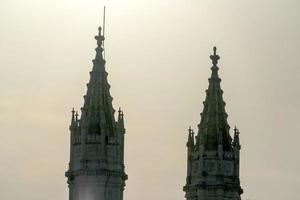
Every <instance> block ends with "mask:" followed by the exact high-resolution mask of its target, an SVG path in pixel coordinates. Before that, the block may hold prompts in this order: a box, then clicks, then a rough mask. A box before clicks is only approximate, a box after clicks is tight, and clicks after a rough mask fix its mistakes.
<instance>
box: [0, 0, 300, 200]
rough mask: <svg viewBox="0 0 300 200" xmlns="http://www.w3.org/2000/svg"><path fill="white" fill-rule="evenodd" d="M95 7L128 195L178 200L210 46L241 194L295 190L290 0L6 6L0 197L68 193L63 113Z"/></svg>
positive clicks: (66, 117)
mask: <svg viewBox="0 0 300 200" xmlns="http://www.w3.org/2000/svg"><path fill="white" fill-rule="evenodd" d="M104 5H106V7H107V16H106V17H107V22H106V41H105V47H106V60H107V71H108V73H109V77H108V78H109V82H110V85H111V86H112V88H111V94H112V96H113V97H114V100H113V104H114V108H115V109H117V108H118V107H122V109H123V110H124V113H125V120H126V121H125V123H126V124H125V125H126V130H127V133H126V139H125V141H126V155H125V157H126V172H127V173H128V175H129V180H128V181H127V182H126V183H127V186H126V188H125V193H124V195H125V196H124V200H135V199H143V200H153V199H158V200H159V199H173V200H182V199H184V193H183V191H182V187H183V185H184V184H185V176H186V147H185V143H186V139H187V128H188V126H190V125H191V126H192V127H193V128H194V129H196V127H197V124H198V123H199V122H200V112H201V111H202V108H203V106H202V101H204V99H205V90H206V89H207V86H208V81H207V79H208V77H209V76H210V67H211V61H210V59H209V55H210V54H211V53H212V47H213V46H214V45H216V46H217V47H218V53H219V55H220V56H221V60H220V62H219V67H220V76H221V78H222V83H221V86H222V89H223V90H224V100H225V102H226V111H227V113H228V115H229V124H230V125H231V127H234V125H237V127H238V128H239V129H240V131H241V143H242V152H241V185H242V187H243V189H244V191H245V193H244V195H243V198H244V199H251V200H265V199H272V200H282V199H287V200H294V199H295V200H296V199H298V198H299V189H300V169H299V165H300V157H299V156H298V155H297V152H298V151H299V146H300V136H299V131H298V129H299V128H298V123H299V122H298V121H299V112H300V104H299V102H300V87H299V79H300V66H299V61H298V60H297V59H298V58H299V57H300V51H299V49H300V40H299V34H300V21H299V20H298V19H299V18H300V12H299V11H300V10H299V9H300V2H299V1H298V0H276V1H274V0H272V1H271V0H265V1H261V0H252V1H248V0H230V1H229V0H227V1H225V0H223V1H217V0H201V1H200V0H163V1H161V0H152V1H146V0H119V1H117V0H114V1H112V0H110V1H105V2H104V1H96V0H93V1H86V0H44V1H35V0H26V1H22V0H1V6H0V26H1V31H0V80H1V84H0V160H1V165H0V173H1V174H0V199H9V200H19V199H30V200H40V199H43V200H53V199H56V200H66V199H68V188H67V184H66V178H65V177H64V172H65V171H66V170H67V165H68V159H69V131H68V126H69V123H70V117H71V112H70V111H71V109H72V107H75V108H76V109H77V110H80V107H81V106H82V104H83V95H84V94H85V92H86V83H87V82H88V80H89V71H90V70H91V67H92V59H93V58H94V56H95V51H94V49H95V47H96V41H95V40H94V36H95V35H96V34H97V31H98V30H97V28H98V26H99V25H101V24H102V19H101V17H102V9H103V6H104Z"/></svg>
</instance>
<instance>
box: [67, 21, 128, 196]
mask: <svg viewBox="0 0 300 200" xmlns="http://www.w3.org/2000/svg"><path fill="white" fill-rule="evenodd" d="M101 32H102V29H101V27H99V34H98V36H96V37H95V38H96V40H97V48H96V57H95V59H94V60H93V69H92V71H91V72H90V81H89V83H88V84H87V94H86V95H85V96H84V105H83V107H82V108H81V113H82V114H81V117H80V119H79V116H78V113H77V112H75V111H74V109H73V111H72V120H71V125H70V132H71V134H70V162H69V169H68V171H67V172H66V174H65V175H66V177H67V178H68V185H69V200H123V190H124V187H125V180H127V175H126V173H125V171H124V134H125V128H124V119H123V112H122V111H121V110H119V111H118V120H117V121H116V120H115V117H114V113H115V110H114V109H113V106H112V99H113V98H112V97H111V95H110V92H109V89H110V85H109V84H108V81H107V72H106V70H105V60H104V58H103V50H104V49H103V42H104V35H103V34H101Z"/></svg>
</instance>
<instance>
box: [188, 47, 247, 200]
mask: <svg viewBox="0 0 300 200" xmlns="http://www.w3.org/2000/svg"><path fill="white" fill-rule="evenodd" d="M213 51H214V53H213V55H211V56H210V59H211V60H212V64H213V66H212V67H211V71H212V73H211V77H210V78H209V79H208V80H209V86H208V89H207V90H206V99H205V101H204V102H203V105H204V108H203V111H202V113H201V120H200V123H199V124H198V128H199V130H198V134H197V136H196V137H195V138H196V144H194V135H193V131H192V129H191V128H189V137H188V141H187V178H186V185H185V186H184V188H183V189H184V191H185V192H186V193H185V197H186V199H187V200H194V199H198V200H227V199H231V200H240V199H241V197H240V195H241V194H242V193H243V190H242V189H241V187H240V180H239V161H240V160H239V158H240V157H239V149H240V142H239V136H238V135H239V132H238V130H237V129H235V133H234V141H233V142H232V138H231V136H230V133H229V129H230V127H229V125H228V122H227V117H228V115H227V113H226V111H225V102H224V101H223V91H222V89H221V86H220V83H221V79H220V78H219V75H218V70H219V68H218V66H217V64H218V61H219V59H220V56H219V55H217V53H216V51H217V48H216V47H214V48H213Z"/></svg>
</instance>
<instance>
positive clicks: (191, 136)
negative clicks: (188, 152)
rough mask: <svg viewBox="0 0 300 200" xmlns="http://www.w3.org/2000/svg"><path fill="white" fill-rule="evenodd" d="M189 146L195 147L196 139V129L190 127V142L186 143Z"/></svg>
mask: <svg viewBox="0 0 300 200" xmlns="http://www.w3.org/2000/svg"><path fill="white" fill-rule="evenodd" d="M186 145H187V147H193V146H194V145H195V141H194V130H193V129H192V128H191V127H189V129H188V142H187V143H186Z"/></svg>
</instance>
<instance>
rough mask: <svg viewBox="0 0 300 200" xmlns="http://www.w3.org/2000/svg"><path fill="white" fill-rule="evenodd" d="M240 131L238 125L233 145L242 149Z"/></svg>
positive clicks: (235, 129)
mask: <svg viewBox="0 0 300 200" xmlns="http://www.w3.org/2000/svg"><path fill="white" fill-rule="evenodd" d="M239 135H240V131H239V129H237V128H236V127H235V128H234V138H233V143H232V144H233V146H234V147H235V148H236V149H238V150H240V149H241V145H240V136H239Z"/></svg>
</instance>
